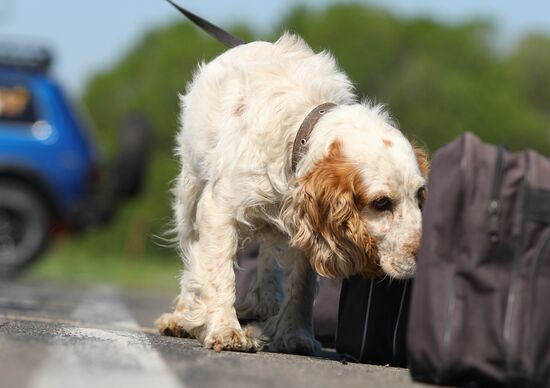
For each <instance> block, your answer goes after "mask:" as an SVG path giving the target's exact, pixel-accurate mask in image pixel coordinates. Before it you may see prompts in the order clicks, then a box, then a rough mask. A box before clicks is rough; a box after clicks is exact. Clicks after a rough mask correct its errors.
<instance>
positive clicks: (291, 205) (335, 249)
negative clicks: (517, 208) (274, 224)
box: [283, 141, 379, 277]
mask: <svg viewBox="0 0 550 388" xmlns="http://www.w3.org/2000/svg"><path fill="white" fill-rule="evenodd" d="M341 148H342V147H341V143H340V142H338V141H335V142H334V143H333V144H332V145H331V147H330V151H329V153H328V154H327V156H326V157H325V158H324V159H323V160H321V161H320V162H318V163H317V164H316V165H315V166H314V167H313V168H312V170H311V171H310V172H309V173H308V174H307V175H306V176H304V177H302V178H301V179H299V180H298V182H297V187H296V189H295V191H294V193H293V195H291V196H289V197H288V198H287V199H286V200H285V202H284V204H283V222H284V223H285V224H286V225H287V228H288V229H289V230H290V231H291V241H290V242H291V245H292V246H294V247H297V248H300V249H302V250H303V251H305V253H306V255H307V256H308V257H309V260H310V262H311V265H312V266H313V267H314V268H315V270H316V271H317V273H319V274H320V275H322V276H326V277H348V276H350V275H353V274H362V275H365V276H369V277H374V276H376V275H377V274H378V271H379V266H378V255H377V252H378V251H377V248H376V242H375V241H374V239H373V238H372V237H371V236H370V235H369V233H368V232H367V229H366V226H365V225H364V223H363V222H362V221H361V209H362V208H363V206H364V205H366V204H365V203H363V202H364V201H363V200H362V198H364V195H361V194H363V193H362V191H364V187H363V186H364V184H363V182H362V178H361V176H360V174H359V171H358V169H357V166H356V165H355V164H354V163H353V162H350V161H349V160H346V158H345V157H344V156H343V154H342V151H341Z"/></svg>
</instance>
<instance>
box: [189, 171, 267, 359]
mask: <svg viewBox="0 0 550 388" xmlns="http://www.w3.org/2000/svg"><path fill="white" fill-rule="evenodd" d="M217 183H218V184H220V185H221V184H222V183H221V182H219V181H218V182H217ZM196 223H197V229H198V240H196V241H193V242H192V243H191V246H190V248H189V250H188V255H187V257H185V258H184V262H185V263H184V264H185V269H184V272H183V276H182V278H181V295H180V302H181V303H182V304H183V306H184V309H183V313H182V315H181V317H182V319H181V326H182V327H183V329H184V330H185V331H187V332H188V333H190V334H191V335H193V336H194V337H196V338H197V339H198V340H199V341H200V342H202V343H203V344H204V346H205V347H208V348H213V349H215V350H217V351H221V350H223V349H225V350H237V351H255V350H256V349H257V348H258V343H257V342H256V341H255V340H254V339H253V338H252V336H251V333H250V332H248V331H246V330H242V329H241V326H240V324H239V321H238V320H237V314H236V312H235V307H234V303H235V272H234V269H233V266H234V261H235V255H236V252H237V245H238V233H237V226H236V222H235V218H234V214H233V211H232V209H231V208H230V207H229V206H228V205H227V204H226V203H225V202H224V201H223V198H221V197H220V196H219V195H216V193H215V191H214V187H213V185H212V184H208V185H207V186H206V187H205V188H204V190H203V192H202V194H201V198H200V201H199V203H198V205H197V214H196Z"/></svg>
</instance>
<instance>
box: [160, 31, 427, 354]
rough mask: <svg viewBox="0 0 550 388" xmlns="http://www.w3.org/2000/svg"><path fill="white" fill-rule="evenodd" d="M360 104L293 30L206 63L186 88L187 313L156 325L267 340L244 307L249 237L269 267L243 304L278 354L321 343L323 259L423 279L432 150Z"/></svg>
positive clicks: (246, 345) (182, 240) (214, 343)
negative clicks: (418, 259)
mask: <svg viewBox="0 0 550 388" xmlns="http://www.w3.org/2000/svg"><path fill="white" fill-rule="evenodd" d="M356 101H357V100H356V96H355V95H354V93H353V88H352V84H351V82H350V81H349V79H348V78H347V76H346V75H345V74H344V73H343V72H341V71H340V70H339V69H338V67H337V65H336V62H335V60H334V58H333V57H332V56H331V55H330V54H329V53H327V52H321V53H317V54H315V53H314V52H313V51H312V50H311V48H310V47H309V46H308V45H307V44H306V43H305V42H304V41H303V40H302V39H300V38H299V37H297V36H295V35H290V34H285V35H283V36H282V37H281V38H280V39H279V40H278V41H277V42H276V43H273V44H272V43H267V42H254V43H249V44H246V45H242V46H238V47H236V48H233V49H231V50H229V51H227V52H225V53H224V54H222V55H220V56H219V57H217V58H216V59H214V60H213V61H211V62H210V63H208V64H202V65H200V66H199V68H198V70H197V72H196V74H195V76H194V78H193V81H192V82H191V83H190V84H189V85H188V87H187V92H186V94H185V96H182V97H181V108H182V109H181V112H182V116H181V125H182V129H181V131H180V133H179V135H178V138H177V143H178V148H177V154H178V156H179V157H180V160H181V167H182V169H181V174H180V175H179V177H178V179H177V183H176V185H175V188H174V190H173V193H174V197H175V200H174V204H173V209H174V214H175V220H176V231H177V235H178V242H179V248H180V252H181V256H182V259H183V262H184V272H183V276H182V278H181V294H180V296H179V299H178V304H177V307H176V309H175V311H174V312H173V313H172V314H165V315H164V316H163V317H161V319H159V321H158V322H157V324H158V326H159V329H160V330H161V331H162V332H171V333H172V334H173V333H175V332H180V331H181V330H185V331H187V332H188V333H190V334H191V335H193V336H195V337H196V338H197V339H199V341H201V342H202V343H203V344H204V345H205V346H207V347H212V348H214V349H216V350H221V349H231V350H242V351H250V350H254V349H255V348H256V347H257V346H258V343H257V342H256V341H255V340H254V339H253V338H251V337H250V333H249V332H247V331H243V330H242V329H241V326H240V324H239V322H238V320H237V314H236V312H235V308H234V303H235V275H234V268H233V267H234V259H235V255H236V252H237V250H238V248H239V245H240V244H241V243H242V241H243V240H245V239H246V238H249V237H258V236H261V239H262V245H263V253H261V254H260V259H261V260H262V261H264V264H260V268H261V270H260V273H259V274H258V279H257V281H256V282H255V286H254V287H253V289H252V290H251V292H252V293H253V294H255V295H256V297H250V298H248V303H246V306H244V307H243V306H241V308H240V309H239V311H241V312H243V314H245V315H256V317H257V318H261V319H266V320H267V323H266V332H267V334H268V335H269V338H270V346H271V348H273V349H274V350H279V351H286V352H300V353H312V352H315V351H316V350H318V349H319V345H318V343H317V342H316V341H315V339H314V337H313V334H312V323H311V305H312V302H313V297H314V291H315V275H314V272H313V271H312V267H313V268H315V269H316V270H317V272H319V273H321V274H323V275H326V276H349V275H351V274H353V273H363V274H367V275H376V274H377V273H378V272H377V271H378V270H379V269H380V268H382V270H383V272H385V273H387V274H389V275H390V276H393V277H408V276H411V275H412V273H413V271H414V256H415V254H416V252H415V251H416V247H417V244H418V239H419V236H420V209H419V203H418V199H417V197H418V195H417V193H418V190H419V189H420V188H421V187H422V186H423V185H424V182H425V176H423V173H424V175H425V171H421V167H422V165H423V164H422V161H420V160H419V157H422V154H420V153H419V152H416V153H415V149H414V148H413V147H412V146H411V144H410V143H409V142H408V141H407V140H406V139H405V137H404V136H403V135H402V134H401V132H399V131H398V130H397V129H395V128H394V126H393V124H392V122H391V120H390V119H389V116H388V115H387V114H386V113H385V111H384V110H383V109H382V108H381V107H380V106H372V105H369V104H367V103H357V102H356ZM324 102H333V103H336V104H338V106H337V107H336V108H334V109H333V110H332V111H330V113H328V114H326V115H325V116H324V117H322V118H321V120H320V121H319V122H318V124H317V125H316V128H315V130H314V131H313V134H312V136H311V138H310V140H309V144H308V145H309V150H308V152H307V154H306V155H305V156H304V157H303V159H302V160H301V161H300V163H299V164H298V169H297V173H296V176H293V174H292V173H291V171H290V160H291V152H292V143H293V141H294V137H295V135H296V132H297V130H298V128H299V127H300V124H301V122H302V120H303V119H304V118H305V117H306V115H307V114H308V112H309V111H310V110H311V109H312V108H314V107H315V106H317V105H319V104H321V103H324ZM419 163H420V165H419ZM380 197H388V198H390V199H391V201H392V204H393V207H392V209H391V211H379V210H376V209H373V208H372V206H371V204H372V203H373V201H375V200H377V199H379V198H380ZM308 259H309V262H308ZM277 261H278V262H279V264H282V266H283V267H284V269H285V273H286V275H287V286H286V293H285V299H284V302H283V303H282V307H280V308H279V305H280V303H281V302H280V300H279V299H277V297H276V296H274V297H272V298H271V299H270V295H272V296H273V295H278V293H277V290H278V289H279V288H280V287H281V282H280V281H278V280H275V278H278V277H277V276H276V274H277V269H276V267H277ZM309 263H311V266H310V265H309ZM262 290H263V291H262ZM262 295H263V296H262Z"/></svg>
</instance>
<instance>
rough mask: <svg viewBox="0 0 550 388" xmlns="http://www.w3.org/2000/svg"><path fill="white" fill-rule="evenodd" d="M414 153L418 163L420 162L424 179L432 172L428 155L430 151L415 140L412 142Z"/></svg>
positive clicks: (419, 166) (419, 165)
mask: <svg viewBox="0 0 550 388" xmlns="http://www.w3.org/2000/svg"><path fill="white" fill-rule="evenodd" d="M412 146H413V149H414V154H415V156H416V163H418V168H419V169H420V173H421V174H422V176H423V177H424V179H426V180H427V179H428V175H429V174H430V158H429V156H428V151H427V150H426V149H425V148H424V147H421V146H419V145H417V144H415V143H414V142H413V143H412Z"/></svg>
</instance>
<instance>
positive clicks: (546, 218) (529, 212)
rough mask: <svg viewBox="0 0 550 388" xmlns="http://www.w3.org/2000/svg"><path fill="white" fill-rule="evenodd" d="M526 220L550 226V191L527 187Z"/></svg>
mask: <svg viewBox="0 0 550 388" xmlns="http://www.w3.org/2000/svg"><path fill="white" fill-rule="evenodd" d="M524 211H525V218H527V219H530V220H533V221H538V222H544V223H549V224H550V191H548V190H544V189H538V188H533V187H529V186H527V188H526V193H525V210H524Z"/></svg>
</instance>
